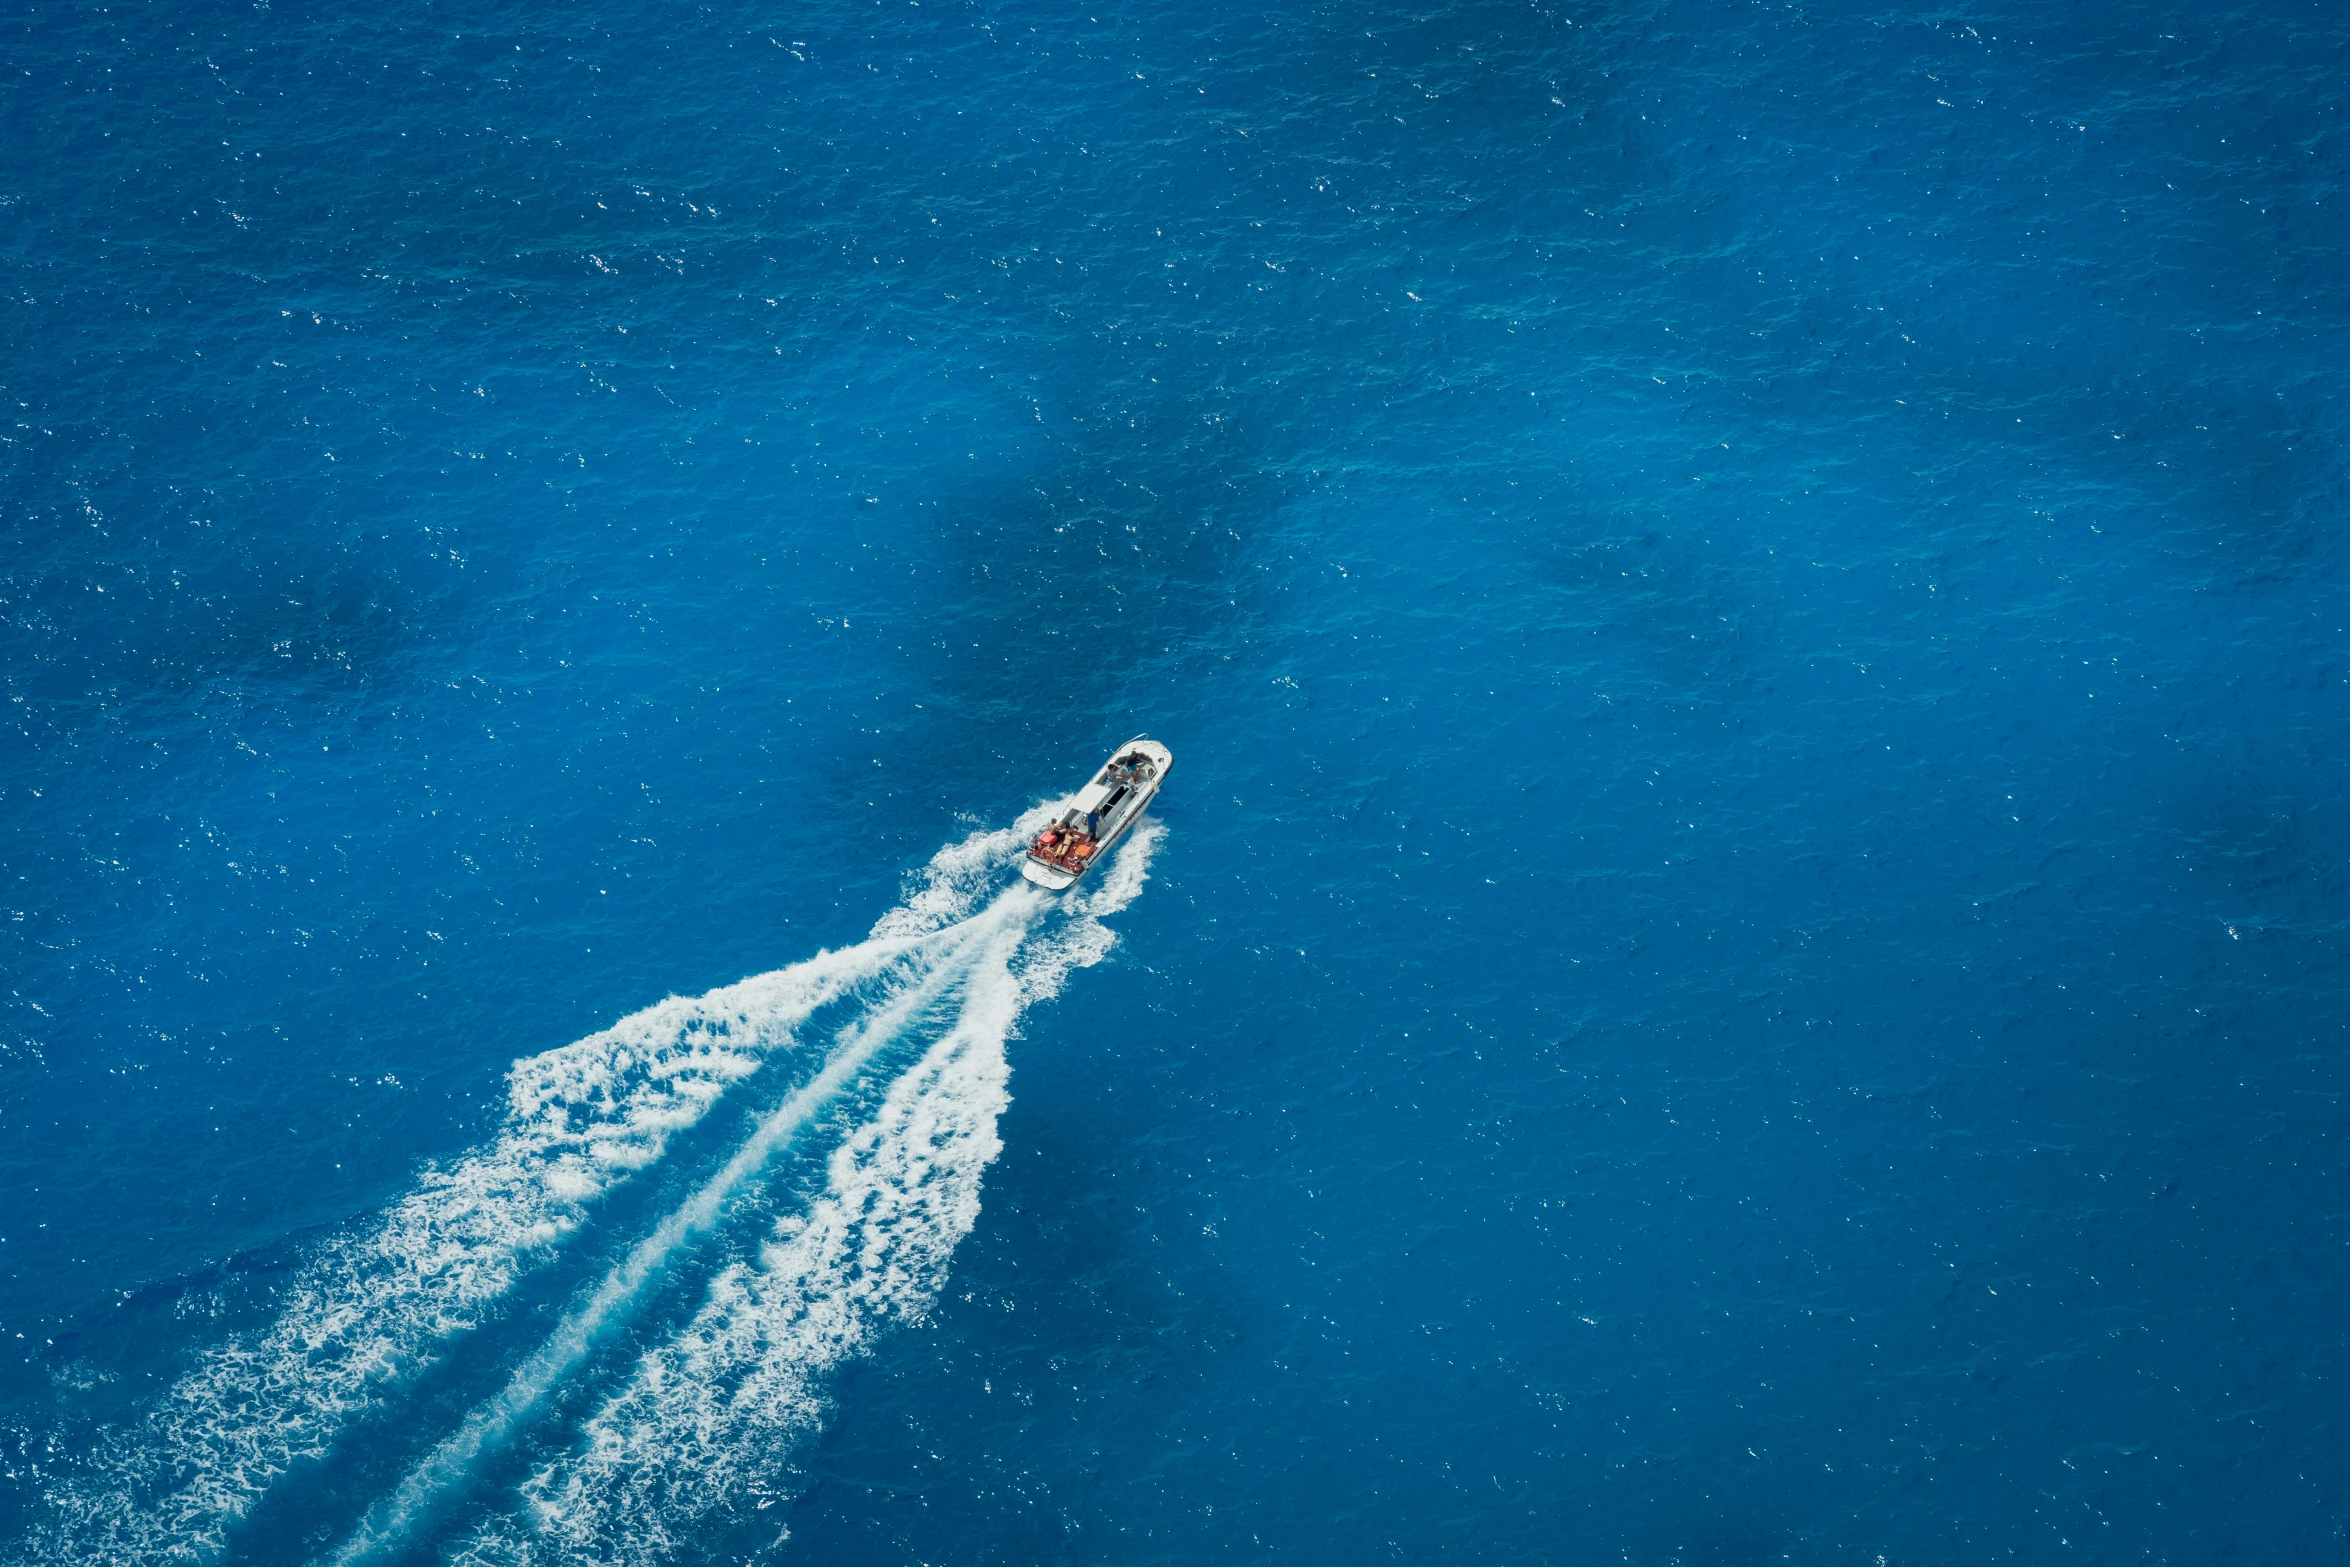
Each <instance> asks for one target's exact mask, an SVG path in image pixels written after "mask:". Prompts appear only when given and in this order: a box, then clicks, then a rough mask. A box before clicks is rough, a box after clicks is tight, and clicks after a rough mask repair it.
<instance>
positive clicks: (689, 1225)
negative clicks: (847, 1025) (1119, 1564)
mask: <svg viewBox="0 0 2350 1567" xmlns="http://www.w3.org/2000/svg"><path fill="white" fill-rule="evenodd" d="M1045 814H1046V810H1045V808H1042V807H1040V808H1039V809H1038V810H1036V811H1033V812H1031V813H1029V815H1028V816H1027V817H1024V818H1023V819H1022V820H1021V821H1019V822H1017V823H1015V824H1013V825H1012V826H1011V827H1009V828H1006V829H1002V830H998V831H991V832H978V833H974V834H972V835H971V836H969V837H968V838H965V839H964V840H962V841H961V842H959V843H956V844H952V845H950V846H948V847H947V848H945V849H942V850H941V851H940V852H939V853H938V854H937V855H936V856H934V857H933V859H932V860H931V862H930V864H929V866H928V867H927V868H926V870H925V871H924V873H923V874H922V875H920V876H919V877H917V878H916V880H915V885H914V886H913V888H912V889H910V892H909V895H908V897H907V899H906V901H905V903H904V904H903V905H902V906H901V907H899V908H898V909H895V910H893V911H891V912H890V913H889V914H887V915H885V916H884V917H883V918H882V919H881V921H880V922H879V923H878V924H876V925H875V927H874V929H873V933H872V935H871V936H870V937H868V938H867V939H866V940H865V941H862V942H860V943H858V944H856V945H854V946H851V947H847V948H844V949H842V950H840V951H838V952H824V953H819V954H818V955H816V956H815V957H813V958H810V959H808V960H807V961H805V962H803V963H797V964H794V965H792V966H791V967H789V968H785V969H780V970H777V971H775V972H773V973H769V974H762V975H758V976H756V977H755V978H751V979H746V980H743V981H741V982H740V983H737V984H734V985H729V986H726V987H724V988H722V989H719V990H714V991H711V992H710V993H709V994H707V995H704V996H701V997H697V998H693V999H687V998H683V997H672V998H670V999H669V1000H667V1001H663V1002H661V1003H660V1004H658V1005H656V1006H652V1007H648V1008H646V1009H645V1010H643V1011H641V1012H638V1013H635V1014H633V1015H632V1016H630V1017H627V1018H624V1019H622V1020H621V1021H620V1022H618V1023H616V1024H614V1025H613V1026H612V1027H610V1028H608V1029H605V1030H603V1031H602V1032H600V1033H597V1034H593V1035H590V1036H589V1037H587V1038H585V1039H582V1040H579V1041H578V1042H576V1043H574V1044H570V1045H566V1046H563V1047H562V1048H560V1049H557V1050H550V1051H547V1052H546V1053H544V1054H542V1055H537V1056H532V1057H529V1058H527V1059H525V1060H522V1061H519V1062H517V1063H515V1066H514V1068H513V1070H512V1071H511V1072H510V1073H509V1074H508V1079H507V1099H508V1103H507V1112H506V1116H505V1121H504V1124H503V1126H502V1127H501V1128H500V1130H499V1132H498V1134H497V1136H496V1137H495V1138H494V1140H493V1141H492V1142H491V1143H490V1144H489V1146H487V1147H486V1148H484V1149H482V1150H480V1151H478V1152H475V1153H472V1154H468V1155H466V1156H465V1157H463V1158H461V1159H459V1160H457V1161H456V1162H455V1163H453V1164H450V1165H448V1166H445V1167H441V1166H435V1167H428V1168H427V1169H426V1170H425V1171H424V1172H423V1174H422V1175H421V1176H420V1178H419V1179H418V1181H417V1183H416V1185H415V1187H414V1188H413V1189H412V1190H411V1191H410V1192H409V1193H408V1194H407V1195H406V1196H405V1197H403V1198H402V1199H401V1200H400V1201H399V1202H398V1203H397V1204H395V1205H394V1206H393V1207H392V1209H391V1210H390V1211H389V1212H388V1213H386V1214H385V1215H384V1216H383V1217H382V1218H381V1219H380V1220H378V1221H377V1222H376V1223H374V1224H373V1225H371V1226H369V1227H367V1228H365V1229H363V1230H360V1231H358V1232H357V1233H354V1234H352V1235H349V1236H346V1237H343V1238H340V1239H337V1240H334V1241H331V1242H329V1243H327V1244H326V1245H324V1246H323V1247H322V1248H321V1249H320V1250H318V1251H317V1252H316V1253H315V1254H314V1255H313V1256H312V1257H311V1259H310V1260H309V1261H308V1262H307V1263H306V1264H305V1265H304V1266H303V1268H302V1269H301V1270H300V1272H299V1273H298V1274H297V1276H296V1277H295V1279H294V1281H293V1282H292V1283H291V1285H289V1286H288V1288H287V1290H286V1293H285V1297H284V1299H283V1301H282V1303H281V1306H280V1310H279V1314H278V1316H277V1318H276V1320H275V1321H274V1323H273V1324H272V1325H271V1326H270V1327H269V1328H268V1329H266V1330H264V1331H260V1332H257V1333H253V1334H248V1335H240V1336H238V1337H236V1338H233V1339H231V1340H229V1341H228V1342H226V1343H224V1344H222V1345H219V1346H217V1347H216V1348H214V1349H212V1350H210V1351H208V1352H206V1353H205V1354H204V1355H203V1356H202V1357H201V1358H200V1359H199V1360H198V1362H197V1363H196V1364H195V1366H194V1367H193V1368H191V1369H190V1370H189V1371H188V1372H187V1373H185V1374H184V1375H183V1376H181V1377H180V1378H179V1380H178V1381H177V1382H176V1383H175V1384H174V1385H173V1386H172V1388H171V1389H170V1390H169V1392H168V1393H167V1394H166V1395H165V1396H164V1398H163V1399H162V1400H161V1401H160V1403H159V1404H158V1406H157V1407H156V1408H155V1409H154V1410H153V1411H152V1412H151V1413H150V1414H149V1415H148V1416H147V1417H146V1418H145V1419H144V1420H143V1421H140V1422H139V1423H137V1424H136V1425H134V1426H132V1427H130V1428H127V1429H124V1430H121V1431H118V1432H116V1433H114V1435H113V1436H112V1437H111V1438H110V1439H109V1440H107V1441H106V1442H104V1443H103V1444H102V1445H101V1447H100V1449H99V1450H98V1452H97V1454H96V1455H95V1457H94V1458H93V1460H92V1461H91V1462H90V1463H89V1464H87V1465H85V1466H83V1467H81V1468H80V1469H79V1470H78V1472H74V1473H71V1474H70V1475H69V1476H68V1477H66V1478H63V1479H60V1480H59V1481H57V1482H55V1483H53V1484H52V1485H51V1486H50V1487H49V1488H48V1489H47V1490H46V1492H45V1493H44V1495H43V1498H42V1500H43V1501H44V1502H45V1503H46V1504H47V1506H46V1517H45V1518H43V1520H42V1521H41V1522H40V1524H39V1525H38V1526H37V1527H36V1528H35V1529H34V1531H33V1532H32V1534H31V1535H30V1536H29V1537H27V1538H26V1539H24V1540H23V1541H21V1542H20V1543H19V1547H18V1551H17V1552H16V1553H12V1554H17V1555H19V1556H20V1559H23V1560H26V1561H38V1562H43V1563H49V1562H67V1561H73V1562H93V1563H94V1562H119V1563H143V1562H162V1561H203V1560H208V1559H210V1558H211V1557H213V1556H216V1555H217V1554H219V1552H220V1551H221V1549H222V1548H223V1546H224V1545H225V1544H226V1543H227V1536H228V1532H229V1530H230V1529H231V1528H233V1527H234V1525H235V1524H236V1523H237V1521H238V1520H239V1519H241V1518H243V1517H244V1516H245V1515H246V1514H247V1513H249V1512H250V1511H251V1510H252V1508H253V1506H254V1505H255V1504H256V1503H257V1502H258V1501H259V1500H260V1498H261V1497H262V1496H263V1495H264V1494H265V1493H266V1492H267V1491H268V1490H269V1488H270V1487H271V1486H272V1485H273V1484H274V1483H275V1482H276V1481H277V1480H278V1479H280V1478H281V1477H282V1476H284V1475H285V1474H286V1473H287V1472H288V1471H289V1470H290V1469H292V1468H294V1467H295V1466H296V1465H298V1464H300V1463H302V1462H303V1461H305V1460H309V1459H315V1458H318V1457H322V1456H323V1455H325V1454H326V1453H327V1452H328V1451H330V1450H331V1449H332V1447H333V1445H334V1442H335V1440H336V1438H337V1437H338V1435H340V1433H341V1432H342V1431H343V1430H344V1429H345V1428H346V1427H348V1426H349V1424H350V1423H351V1422H352V1421H353V1420H354V1419H356V1418H358V1417H360V1416H362V1415H365V1414H367V1413H369V1412H371V1411H374V1410H377V1409H379V1408H381V1407H382V1406H383V1404H384V1402H385V1400H386V1399H387V1397H389V1396H390V1395H391V1394H392V1393H393V1392H394V1391H395V1390H396V1389H397V1388H398V1387H399V1386H400V1385H401V1384H403V1383H405V1382H406V1381H408V1380H410V1379H411V1378H413V1377H414V1376H415V1375H416V1374H417V1373H418V1372H419V1371H421V1370H422V1369H424V1368H425V1367H426V1366H429V1365H430V1364H432V1362H433V1361H434V1360H435V1359H436V1358H437V1356H438V1355H439V1353H440V1352H441V1351H442V1350H443V1349H444V1348H445V1347H446V1346H447V1344H448V1343H449V1342H450V1341H451V1340H453V1339H454V1338H456V1337H457V1336H459V1335H461V1334H463V1333H465V1332H467V1331H469V1330H470V1329H472V1328H474V1327H475V1326H477V1325H479V1324H480V1323H481V1322H482V1321H483V1320H485V1318H486V1317H487V1315H488V1314H489V1313H490V1312H491V1311H492V1309H494V1308H495V1306H496V1305H497V1303H498V1302H499V1301H500V1300H501V1299H502V1297H504V1296H505V1295H506V1294H507V1293H508V1292H509V1291H510V1290H512V1288H513V1287H514V1285H515V1284H516V1283H517V1282H518V1281H519V1280H520V1279H522V1278H523V1277H524V1276H525V1274H527V1273H528V1272H529V1271H530V1269H531V1268H532V1267H534V1266H536V1265H537V1264H539V1263H541V1262H543V1261H545V1260H547V1259H548V1258H549V1257H551V1256H552V1255H553V1252H554V1249H555V1248H556V1246H557V1245H558V1244H559V1243H560V1242H561V1240H562V1239H563V1238H564V1237H565V1236H566V1235H567V1234H569V1233H570V1232H571V1231H572V1230H574V1229H576V1228H577V1227H578V1225H579V1223H580V1222H581V1220H582V1219H583V1218H584V1217H585V1216H586V1214H587V1213H588V1211H589V1210H590V1208H591V1207H592V1206H593V1205H594V1203H595V1202H596V1201H597V1199H599V1198H600V1197H602V1196H604V1195H606V1194H607V1193H609V1192H610V1191H611V1190H613V1189H614V1188H615V1187H616V1186H617V1185H618V1184H620V1183H621V1182H623V1181H625V1180H626V1179H627V1178H628V1177H629V1176H630V1175H631V1174H633V1173H634V1172H636V1171H638V1170H641V1169H643V1168H645V1167H646V1166H648V1165H651V1164H653V1163H654V1162H656V1161H657V1160H659V1159H660V1158H661V1156H662V1154H663V1153H664V1152H665V1151H666V1149H667V1147H668V1144H669V1142H670V1141H671V1139H673V1138H674V1137H675V1136H676V1135H677V1134H678V1133H680V1132H682V1131H684V1130H685V1129H687V1128H689V1127H691V1126H693V1125H694V1124H696V1123H697V1122H699V1121H700V1120H701V1119H702V1118H703V1117H704V1116H705V1115H706V1114H708V1112H709V1111H710V1109H711V1107H712V1106H713V1105H715V1104H716V1103H717V1102H718V1100H719V1099H720V1098H721V1096H723V1095H724V1094H725V1093H726V1092H727V1090H728V1089H729V1088H731V1087H732V1086H733V1085H734V1084H736V1083H738V1082H740V1081H742V1080H743V1079H744V1078H747V1077H749V1076H751V1075H752V1074H753V1073H755V1072H757V1071H758V1070H759V1069H760V1068H761V1067H762V1066H763V1065H764V1064H765V1063H766V1062H767V1061H768V1060H769V1059H770V1058H771V1057H772V1056H774V1055H775V1054H777V1053H778V1052H781V1051H786V1050H789V1049H790V1048H791V1047H793V1046H794V1045H795V1044H797V1043H798V1042H799V1041H798V1037H797V1030H798V1029H799V1028H800V1027H801V1025H803V1024H804V1023H805V1022H806V1021H807V1020H808V1018H809V1017H810V1016H812V1015H813V1014H814V1013H815V1012H817V1011H818V1010H819V1009H821V1008H823V1007H824V1006H826V1005H828V1004H829V1003H831V1002H833V1001H836V1000H839V999H841V998H843V997H844V996H846V995H848V994H850V993H851V992H854V991H857V990H859V989H860V987H867V986H876V985H878V986H880V987H881V988H882V990H883V992H884V994H883V996H882V998H881V999H880V1000H879V1001H878V1002H877V1005H878V1006H879V1007H880V1008H881V1009H883V1010H886V1008H887V1007H888V1005H889V1004H890V1002H889V998H890V997H892V996H896V997H899V998H902V997H903V995H904V994H906V993H907V991H908V990H909V988H911V989H914V990H919V989H920V986H921V981H922V976H923V975H924V974H925V973H927V972H930V971H934V970H937V969H939V968H941V967H942V966H943V967H950V968H953V967H959V965H955V964H952V963H946V964H943V965H942V963H941V961H940V960H941V959H943V958H945V957H946V956H947V955H948V954H950V953H953V952H956V951H959V950H962V949H964V948H967V947H968V946H969V944H970V943H971V942H972V941H973V940H974V939H976V938H977V936H978V933H977V932H972V931H967V930H965V929H963V928H962V927H963V925H964V924H965V923H966V922H968V921H969V920H970V919H971V916H972V914H973V911H974V909H975V908H976V907H977V906H978V904H979V900H980V899H981V898H982V897H983V896H985V895H987V894H988V893H990V892H992V891H994V890H995V888H996V887H997V886H998V885H1000V878H1001V871H1002V867H1003V865H1004V863H1005V861H1006V859H1007V858H1008V857H1009V856H1010V855H1011V854H1013V853H1014V852H1015V851H1016V849H1017V847H1018V845H1019V844H1020V843H1021V842H1023V841H1024V840H1025V838H1026V837H1027V836H1028V834H1029V833H1031V832H1033V831H1034V830H1035V829H1036V828H1037V827H1038V826H1039V825H1041V823H1042V820H1043V818H1044V816H1045ZM893 978H894V979H896V980H898V981H899V983H896V984H894V985H893V984H891V983H889V981H891V980H892V979H893ZM853 1036H856V1030H854V1029H852V1030H850V1031H849V1032H848V1034H844V1035H843V1036H842V1038H841V1039H840V1040H838V1041H836V1044H835V1048H836V1050H838V1051H843V1052H853V1051H855V1050H856V1049H857V1048H858V1040H857V1037H853ZM830 1065H832V1066H837V1065H838V1061H837V1060H835V1061H833V1062H831V1063H830ZM827 1069H828V1068H819V1069H818V1072H817V1074H816V1075H818V1076H822V1075H823V1073H824V1071H825V1070H827ZM737 1184H739V1181H738V1182H737ZM726 1195H727V1194H726V1193H725V1192H720V1193H718V1194H717V1196H716V1197H715V1198H713V1199H712V1201H713V1203H716V1204H722V1203H723V1201H724V1199H725V1196H726ZM673 1217H674V1216H673ZM707 1222H708V1219H707V1218H699V1219H697V1218H696V1217H694V1216H690V1215H689V1216H688V1217H687V1219H686V1220H684V1221H683V1222H682V1224H681V1226H680V1229H679V1233H678V1234H676V1235H674V1236H672V1237H671V1244H670V1247H669V1249H671V1250H674V1248H675V1245H676V1244H678V1243H681V1242H682V1241H683V1240H684V1239H686V1238H689V1237H690V1234H691V1233H693V1232H694V1230H695V1227H696V1225H697V1223H698V1224H703V1225H706V1223H707ZM647 1244H648V1245H651V1244H652V1243H651V1242H648V1243H647ZM641 1251H643V1248H640V1252H641ZM662 1255H666V1253H665V1252H664V1253H662V1254H661V1255H655V1256H651V1257H649V1258H644V1259H632V1261H636V1260H642V1261H643V1262H644V1264H645V1277H647V1278H649V1277H650V1276H651V1274H652V1273H653V1272H656V1271H657V1270H658V1268H659V1266H660V1262H661V1257H662ZM642 1282H643V1280H641V1279H640V1280H638V1281H637V1283H638V1285H639V1287H641V1284H642ZM608 1283H609V1281H608ZM621 1293H622V1294H623V1295H625V1294H627V1293H628V1291H627V1288H626V1281H623V1287H622V1289H621ZM593 1327H594V1325H593V1324H589V1325H588V1331H590V1332H592V1331H593ZM574 1358H576V1357H574ZM554 1374H555V1375H557V1376H559V1375H560V1369H558V1370H557V1371H556V1372H555V1373H554Z"/></svg>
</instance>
